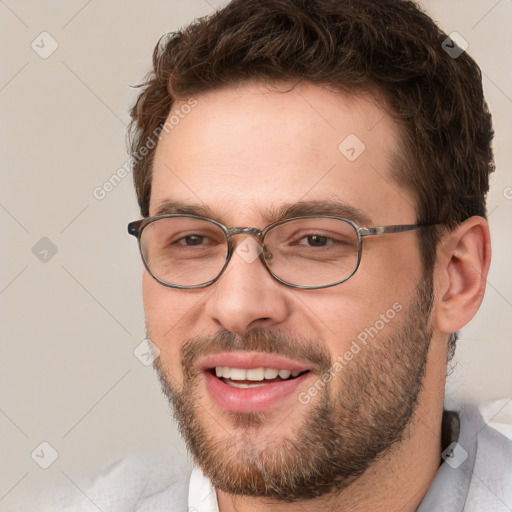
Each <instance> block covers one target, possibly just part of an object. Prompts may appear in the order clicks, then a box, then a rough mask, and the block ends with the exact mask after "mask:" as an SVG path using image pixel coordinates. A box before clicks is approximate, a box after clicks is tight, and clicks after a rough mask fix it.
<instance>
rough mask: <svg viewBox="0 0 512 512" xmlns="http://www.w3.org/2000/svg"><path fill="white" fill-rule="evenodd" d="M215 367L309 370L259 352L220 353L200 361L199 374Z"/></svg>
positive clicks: (281, 358) (296, 363)
mask: <svg viewBox="0 0 512 512" xmlns="http://www.w3.org/2000/svg"><path fill="white" fill-rule="evenodd" d="M215 366H229V367H230V368H241V369H244V370H248V369H249V368H276V369H277V370H290V371H291V372H296V371H300V372H304V371H306V370H310V369H311V368H310V367H309V366H308V365H307V364H304V363H301V362H299V361H294V360H293V359H289V358H287V357H283V356H279V355H273V354H263V353H261V352H221V353H220V354H213V355H211V356H207V357H205V358H204V359H202V360H201V362H200V364H199V365H198V369H199V371H201V372H204V371H206V370H210V369H211V368H215Z"/></svg>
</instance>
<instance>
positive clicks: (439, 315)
mask: <svg viewBox="0 0 512 512" xmlns="http://www.w3.org/2000/svg"><path fill="white" fill-rule="evenodd" d="M490 260H491V244H490V233H489V225H488V223H487V221H486V220H485V219H484V218H483V217H470V218H469V219H467V220H465V221H464V222H463V223H462V224H459V225H458V226H457V227H456V228H455V229H454V230H453V231H451V232H450V233H449V235H447V236H446V237H445V238H444V239H442V240H441V242H440V244H439V247H438V259H437V265H436V287H437V290H436V296H437V297H438V303H437V305H436V314H435V322H436V327H437V329H438V330H439V331H441V332H444V333H452V332H455V331H458V330H459V329H461V328H462V327H463V326H464V325H466V324H467V323H468V322H469V321H470V320H471V319H472V318H473V317H474V315H475V314H476V312H477V311H478V308H479V307H480V304H481V303H482V299H483V296H484V292H485V285H486V280H487V273H488V271H489V265H490Z"/></svg>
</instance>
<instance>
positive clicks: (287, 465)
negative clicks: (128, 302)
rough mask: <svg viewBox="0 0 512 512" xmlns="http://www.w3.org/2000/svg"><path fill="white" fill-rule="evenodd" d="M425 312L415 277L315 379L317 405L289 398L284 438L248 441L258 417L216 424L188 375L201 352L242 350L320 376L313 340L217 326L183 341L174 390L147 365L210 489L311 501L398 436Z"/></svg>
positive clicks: (321, 354) (417, 368)
mask: <svg viewBox="0 0 512 512" xmlns="http://www.w3.org/2000/svg"><path fill="white" fill-rule="evenodd" d="M431 308H432V279H431V278H430V279H424V280H422V281H421V283H420V285H419V286H418V287H417V290H416V294H415V297H414V299H413V301H412V302H411V304H410V305H409V306H408V307H407V308H406V309H402V311H401V312H400V313H398V314H397V316H396V317H395V319H393V320H392V321H391V322H390V323H389V324H387V325H386V327H385V328H384V329H383V330H382V331H381V332H380V333H379V335H378V336H376V337H375V338H374V339H372V340H371V342H369V343H368V344H367V345H366V346H364V347H363V348H362V349H361V350H360V352H358V353H357V354H355V356H354V358H353V360H352V361H350V362H349V364H347V365H346V366H344V367H343V369H342V370H341V371H340V372H338V373H337V374H335V376H334V377H333V379H332V380H331V381H330V382H328V383H325V386H323V388H322V391H321V392H320V393H319V395H320V396H319V397H318V400H316V401H313V400H312V401H311V403H309V404H307V405H303V404H301V403H300V402H299V401H298V400H297V405H296V407H294V408H292V410H291V411H290V412H289V415H288V417H286V418H284V419H283V420H281V422H289V423H290V420H292V421H291V423H292V424H294V425H295V427H294V428H293V429H292V430H291V433H290V434H288V435H287V436H280V435H279V430H280V428H279V425H273V426H272V429H268V432H265V436H261V435H257V434H261V431H262V430H264V429H267V428H268V426H269V423H268V418H267V416H266V414H265V413H259V414H257V413H254V414H250V413H249V414H242V413H238V414H235V413H227V412H226V411H224V414H223V415H222V416H223V423H224V424H225V419H226V418H229V421H230V424H231V428H230V430H229V431H227V430H224V429H223V428H219V425H218V423H217V422H216V421H215V419H214V418H213V417H212V416H211V415H210V413H209V412H208V411H207V410H206V408H205V407H204V406H203V405H202V404H201V397H200V396H199V395H200V389H201V384H200V375H197V374H195V373H194V370H193V369H194V367H195V365H196V362H197V360H198V358H199V357H202V356H204V355H205V354H207V353H215V352H217V353H218V352H223V351H229V350H246V351H257V352H265V353H271V354H281V355H285V356H288V357H290V358H292V359H300V360H303V361H308V362H309V363H310V366H311V368H312V371H313V373H314V374H315V375H316V376H317V377H318V379H319V380H320V379H321V378H322V376H323V375H325V374H326V373H327V372H329V371H330V370H332V368H333V362H332V358H331V355H330V353H329V352H328V351H327V349H326V347H325V346H323V345H321V344H320V343H318V342H315V341H313V340H304V339H298V338H297V337H292V336H288V335H286V334H284V333H281V332H275V331H270V330H267V329H263V328H257V329H253V330H251V331H249V332H247V333H246V335H244V336H237V335H235V334H234V333H231V332H229V331H226V330H223V331H220V332H218V333H216V334H214V335H212V336H207V337H200V338H193V339H190V340H188V341H187V343H185V344H184V345H183V347H182V350H181V355H182V370H183V382H184V383H183V386H182V387H181V389H180V387H179V386H178V385H177V384H176V383H175V381H173V380H172V378H171V377H170V376H169V375H168V374H167V372H166V371H165V368H164V367H163V365H162V362H161V361H160V359H156V360H155V363H154V366H155V369H156V370H157V373H158V376H159V379H160V382H161V386H162V390H163V392H164V394H165V395H166V396H167V397H168V399H169V401H170V403H171V405H172V407H173V410H174V416H175V418H176V420H177V422H178V426H179V429H180V432H181V434H182V436H183V437H184V439H185V441H186V443H187V446H188V448H189V450H190V452H191V453H192V456H193V458H194V461H195V462H196V464H198V465H199V466H200V467H201V469H202V470H203V473H204V474H205V475H206V476H207V477H208V478H209V479H210V480H211V482H212V484H213V485H214V487H215V488H217V489H220V490H222V491H224V492H226V493H229V494H232V495H240V496H251V497H267V498H273V499H276V500H280V501H283V502H294V501H300V500H305V499H311V498H315V497H318V496H323V495H326V494H328V493H335V492H339V491H341V490H343V489H344V488H346V487H347V486H348V485H350V483H352V482H353V481H354V480H355V479H357V478H358V477H359V476H361V475H362V474H363V473H364V472H365V471H366V470H367V469H368V468H369V467H370V466H371V465H372V464H373V463H374V462H375V461H376V460H378V458H379V457H382V456H383V455H384V454H385V453H387V452H388V451H389V450H391V449H392V448H393V447H394V446H395V445H396V444H397V443H399V442H400V441H401V440H402V439H403V437H404V434H405V432H406V429H407V426H408V424H409V423H410V421H411V419H412V417H413V415H414V412H415V410H416V407H417V404H418V397H419V395H420V392H421V389H422V382H423V376H424V374H425V368H426V362H427V356H428V350H429V346H430V340H431V337H432V328H431V327H430V323H429V317H430V312H431ZM399 317H400V318H399ZM393 322H394V323H395V325H396V327H395V326H393ZM148 327H149V326H148ZM149 332H150V331H149ZM297 411H298V413H297ZM294 415H295V416H298V420H297V418H295V419H294ZM212 430H217V434H216V435H214V434H213V432H212ZM255 439H258V441H257V442H256V441H255ZM262 439H264V440H263V441H262Z"/></svg>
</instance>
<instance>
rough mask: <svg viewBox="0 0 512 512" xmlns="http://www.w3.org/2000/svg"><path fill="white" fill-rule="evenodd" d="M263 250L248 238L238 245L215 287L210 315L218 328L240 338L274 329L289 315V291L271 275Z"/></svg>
mask: <svg viewBox="0 0 512 512" xmlns="http://www.w3.org/2000/svg"><path fill="white" fill-rule="evenodd" d="M260 252H261V247H260V246H259V245H258V243H257V242H256V240H255V239H253V238H250V237H246V238H245V239H242V240H240V241H239V242H238V243H237V246H236V248H235V250H234V252H233V255H232V257H231V260H230V262H229V264H228V267H227V268H226V270H225V271H224V273H223V274H222V275H221V277H220V278H219V280H218V281H217V282H216V283H214V284H213V285H212V287H213V290H211V292H212V293H211V294H210V295H209V296H208V303H207V305H206V311H207V314H208V315H209V316H210V318H211V320H213V321H214V322H215V323H216V324H217V326H219V327H223V328H225V329H228V330H230V331H232V332H234V333H236V334H240V335H242V334H244V333H245V332H247V331H248V330H250V329H251V328H253V327H267V328H270V327H272V326H275V325H277V324H280V323H282V322H283V321H285V320H286V318H287V317H288V315H289V300H288V298H287V295H288V293H289V292H288V290H287V288H286V287H285V285H283V284H281V283H279V282H278V281H276V280H275V279H274V278H273V277H272V276H271V275H270V274H269V272H268V271H267V269H266V268H265V266H264V265H263V263H262V262H261V260H260V258H259V257H258V255H259V253H260Z"/></svg>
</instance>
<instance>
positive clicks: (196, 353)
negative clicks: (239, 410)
mask: <svg viewBox="0 0 512 512" xmlns="http://www.w3.org/2000/svg"><path fill="white" fill-rule="evenodd" d="M233 351H241V352H244V351H245V352H261V353H265V354H274V355H280V356H284V357H288V358H290V359H293V360H296V361H301V362H304V363H307V364H308V367H310V368H311V370H312V371H313V372H314V373H317V374H318V375H322V374H324V373H325V372H327V371H329V368H330V367H331V366H332V360H331V356H330V354H329V351H328V350H327V348H326V347H325V346H323V345H321V344H320V343H318V342H317V341H314V340H310V339H306V338H304V337H302V336H300V335H299V336H291V335H289V334H285V333H282V332H279V331H273V330H270V329H265V328H262V327H256V328H253V329H251V330H249V331H247V332H246V333H244V334H243V335H239V334H236V333H234V332H232V331H229V330H227V329H221V330H220V331H217V332H216V333H214V334H211V335H206V336H195V337H193V338H191V339H189V340H188V341H187V342H186V343H185V344H184V345H183V346H182V348H181V366H182V370H183V373H184V375H185V377H187V378H193V377H195V375H196V374H197V370H196V367H197V363H198V361H199V359H201V358H203V357H205V356H209V355H213V354H219V353H221V352H233Z"/></svg>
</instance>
